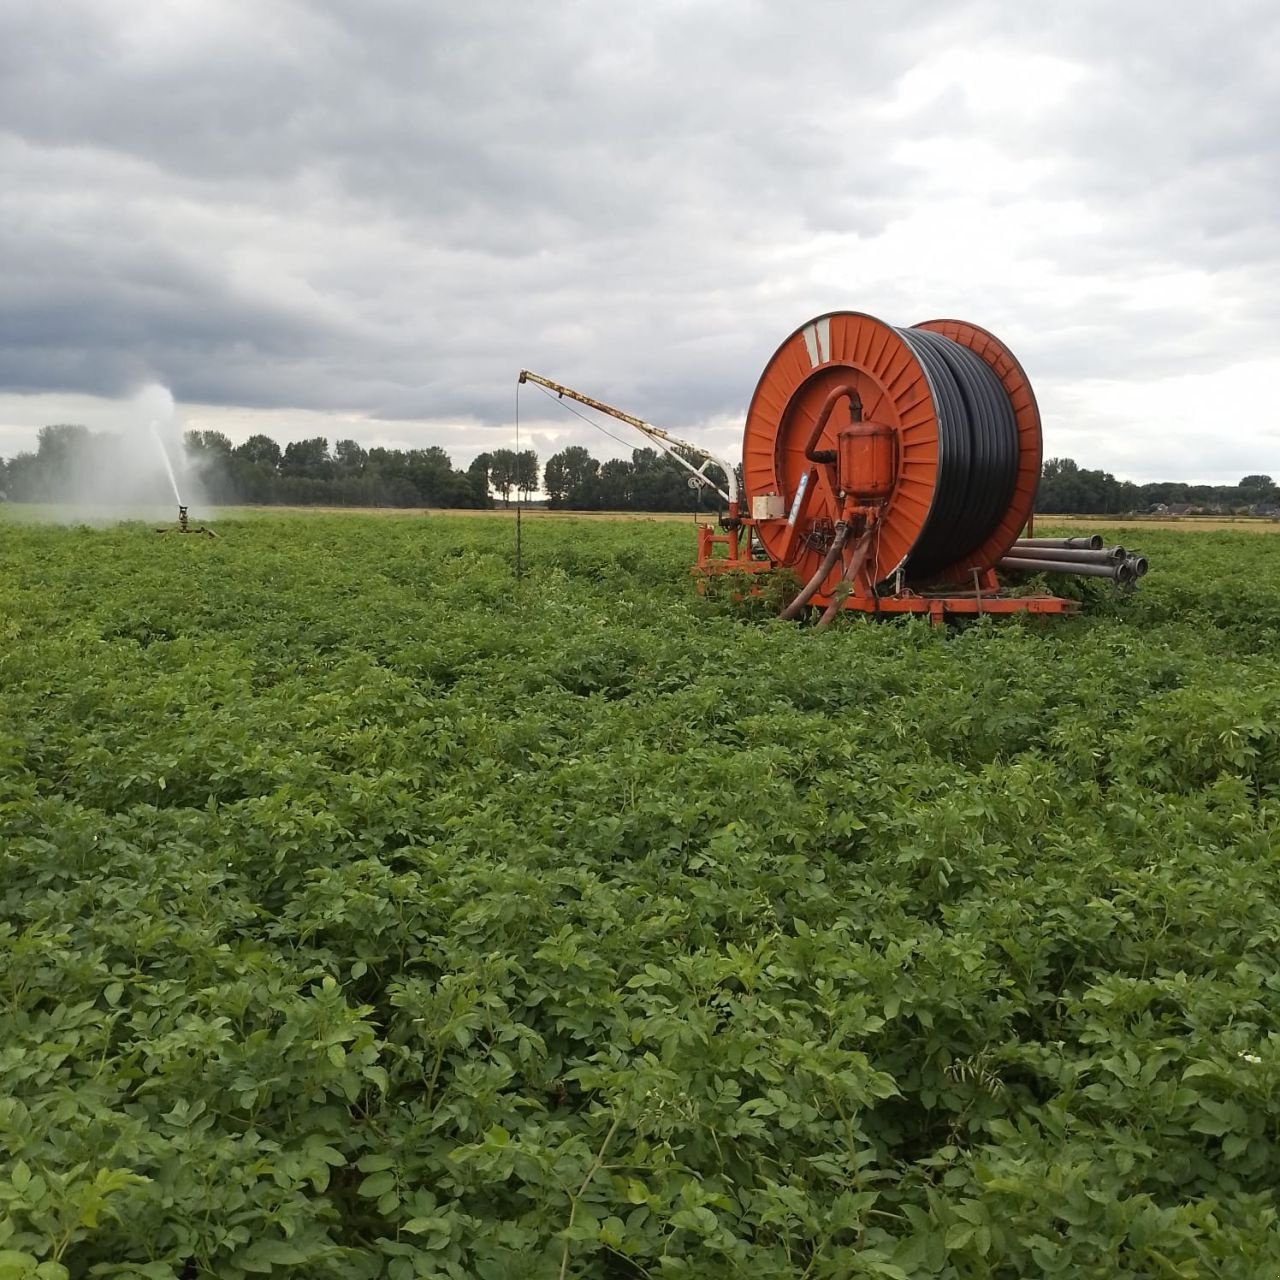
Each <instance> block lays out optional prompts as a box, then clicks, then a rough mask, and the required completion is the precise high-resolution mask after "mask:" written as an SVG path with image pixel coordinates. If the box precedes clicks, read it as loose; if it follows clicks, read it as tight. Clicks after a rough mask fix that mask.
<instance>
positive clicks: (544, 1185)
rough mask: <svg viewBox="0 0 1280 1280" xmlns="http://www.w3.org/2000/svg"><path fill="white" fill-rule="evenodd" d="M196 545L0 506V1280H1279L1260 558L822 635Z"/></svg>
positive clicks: (288, 542) (580, 570) (427, 573)
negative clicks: (13, 513) (1038, 611)
mask: <svg viewBox="0 0 1280 1280" xmlns="http://www.w3.org/2000/svg"><path fill="white" fill-rule="evenodd" d="M218 531H219V533H220V535H221V536H220V538H219V539H218V540H217V541H216V542H213V541H207V540H204V539H194V538H190V539H187V538H178V537H173V538H157V537H156V536H155V535H154V534H152V533H150V532H149V531H148V530H147V529H146V528H145V527H142V526H136V525H121V526H118V527H115V528H111V529H106V530H90V529H84V528H53V527H22V528H19V527H17V526H14V525H0V1280H19V1278H20V1277H29V1276H30V1277H41V1278H42V1280H59V1278H65V1277H75V1278H77V1280H79V1278H80V1277H88V1276H104V1277H129V1278H131V1280H143V1278H146V1280H188V1278H192V1277H226V1278H228V1280H241V1278H245V1277H254V1276H265V1275H280V1276H284V1275H296V1276H307V1277H333V1278H335V1280H336V1278H338V1277H343V1278H347V1277H353V1278H355V1280H361V1278H364V1277H367V1278H368V1280H373V1278H374V1277H381V1276H387V1277H390V1280H410V1278H414V1277H422V1278H423V1280H427V1278H433V1280H444V1278H449V1280H464V1278H469V1277H480V1278H482V1280H520V1278H524V1280H566V1278H567V1277H571V1276H572V1277H589V1278H591V1280H637V1278H640V1277H659V1276H661V1277H664V1278H678V1277H689V1278H690V1280H692V1278H694V1277H698V1278H699V1280H705V1278H707V1277H725V1278H726V1280H727V1278H728V1277H746V1276H750V1277H753V1280H754V1278H760V1280H764V1278H771V1277H777V1278H779V1280H781V1278H783V1277H806V1278H809V1280H819V1278H827V1280H836V1278H838V1277H855V1276H868V1277H883V1278H896V1280H924V1278H926V1277H929V1278H933V1277H937V1278H940V1280H977V1278H979V1277H998V1278H1000V1280H1004V1278H1008V1280H1015V1278H1018V1277H1025V1276H1032V1275H1035V1276H1060V1277H1097V1278H1098V1280H1102V1278H1103V1277H1107V1278H1110V1277H1115V1276H1134V1277H1237V1276H1238V1277H1257V1276H1262V1275H1271V1274H1275V1273H1276V1272H1277V1270H1278V1269H1280V1234H1278V1227H1277V1220H1276V1210H1277V1203H1276V1188H1277V1187H1278V1186H1280V1141H1278V1137H1280V1135H1278V1133H1277V1125H1278V1122H1280V1094H1278V1090H1280V1036H1278V1032H1280V965H1278V964H1277V961H1276V957H1277V955H1280V835H1278V823H1277V819H1278V816H1280V656H1277V655H1278V654H1280V647H1278V645H1277V642H1278V641H1280V539H1273V538H1270V537H1259V536H1254V537H1249V536H1245V535H1238V534H1232V533H1222V534H1211V535H1210V534H1204V535H1202V534H1196V535H1187V534H1182V533H1171V534H1163V535H1159V534H1151V533H1142V534H1139V535H1137V536H1138V537H1139V538H1140V541H1141V545H1142V548H1143V550H1144V551H1146V552H1148V553H1149V554H1150V555H1151V557H1152V561H1153V564H1154V566H1155V568H1154V569H1153V572H1152V574H1151V576H1150V577H1149V578H1147V579H1146V580H1145V581H1144V583H1143V586H1142V589H1141V591H1140V592H1139V593H1138V594H1136V595H1133V596H1128V597H1125V596H1117V595H1115V594H1114V593H1112V592H1110V591H1109V590H1108V591H1094V590H1092V589H1091V590H1089V591H1088V592H1086V594H1088V595H1089V596H1090V604H1089V612H1088V614H1087V615H1086V616H1083V617H1081V618H1079V619H1075V620H1071V621H1066V622H1064V621H1060V620H1055V621H1046V622H1043V623H1040V622H1035V621H1032V620H1023V621H1021V622H1019V621H1016V620H1015V621H1012V622H999V623H993V622H992V621H991V620H986V621H984V622H981V623H978V624H975V625H971V626H966V627H958V628H954V629H950V630H942V629H939V630H933V629H930V628H929V627H928V626H927V625H923V624H920V623H918V622H911V621H908V622H903V623H874V622H867V621H864V620H851V621H849V622H847V623H843V624H842V625H840V626H838V627H836V628H833V629H832V630H831V631H830V632H827V633H816V632H814V631H812V630H808V629H805V628H802V627H797V626H793V625H786V624H780V623H778V622H777V621H776V620H770V619H760V618H759V617H757V616H745V615H744V614H742V613H740V612H739V611H738V606H737V605H736V604H735V603H734V601H733V599H732V593H723V592H722V593H718V594H717V593H713V594H712V595H711V596H710V597H709V598H707V599H701V598H699V597H698V596H697V595H696V594H695V592H694V591H693V588H692V584H691V581H690V578H689V575H688V572H687V564H688V560H689V558H690V556H691V551H692V538H691V535H690V532H689V529H688V528H687V526H685V525H682V524H659V523H655V524H647V523H644V522H629V523H618V524H608V523H603V524H602V523H591V522H587V521H581V522H571V521H565V522H550V521H546V522H538V521H529V522H527V523H526V526H525V545H524V567H525V573H524V576H523V577H522V578H521V579H520V580H518V581H517V580H516V578H515V576H514V557H513V551H514V548H513V543H512V533H513V531H512V527H511V525H510V524H509V523H508V522H505V521H502V520H499V519H492V520H489V519H449V518H443V517H431V518H424V517H421V516H419V517H405V518H395V519H387V518H382V519H372V518H369V519H366V518H361V517H333V518H325V517H305V518H297V517H294V518H289V517H276V518H258V519H244V520H241V521H237V522H227V523H222V524H219V526H218ZM1120 536H1121V537H1122V538H1124V537H1132V536H1133V534H1132V531H1123V532H1122V533H1121V535H1120Z"/></svg>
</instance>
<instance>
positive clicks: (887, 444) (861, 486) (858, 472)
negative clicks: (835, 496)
mask: <svg viewBox="0 0 1280 1280" xmlns="http://www.w3.org/2000/svg"><path fill="white" fill-rule="evenodd" d="M897 454H898V449H897V434H896V433H895V432H894V429H893V428H892V427H891V426H890V425H889V424H888V423H887V422H855V423H854V424H853V426H851V427H846V428H845V429H844V430H843V431H841V432H840V434H839V435H838V436H837V437H836V477H837V478H836V485H837V487H838V489H839V490H840V493H841V494H842V495H844V496H846V497H850V498H852V499H853V500H854V502H856V503H859V504H863V505H870V504H875V503H880V502H884V501H885V500H886V499H887V498H888V497H889V495H890V494H891V493H892V492H893V484H894V480H895V479H896V478H897Z"/></svg>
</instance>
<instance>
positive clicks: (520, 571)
mask: <svg viewBox="0 0 1280 1280" xmlns="http://www.w3.org/2000/svg"><path fill="white" fill-rule="evenodd" d="M519 467H520V383H519V382H517V383H516V470H517V477H516V581H517V582H519V581H521V580H522V579H523V578H524V559H523V555H522V552H523V545H522V538H521V532H522V531H521V527H520V478H519V474H518V472H519Z"/></svg>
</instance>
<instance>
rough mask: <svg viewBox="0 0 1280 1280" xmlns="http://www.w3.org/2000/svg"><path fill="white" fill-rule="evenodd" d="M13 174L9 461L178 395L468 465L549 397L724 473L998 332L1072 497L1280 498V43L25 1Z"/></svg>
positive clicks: (3, 37)
mask: <svg viewBox="0 0 1280 1280" xmlns="http://www.w3.org/2000/svg"><path fill="white" fill-rule="evenodd" d="M0 173H3V175H4V181H3V183H0V456H11V455H12V454H13V453H15V452H17V451H18V450H19V449H23V448H30V447H33V445H34V441H35V430H36V428H37V427H38V426H39V425H41V424H43V423H46V422H57V421H77V422H84V423H87V424H88V425H90V426H111V425H113V424H115V423H116V422H118V421H119V419H120V417H121V415H122V414H125V413H127V412H128V409H127V408H126V407H125V406H126V405H127V404H128V397H129V396H130V395H131V394H132V393H134V392H136V390H137V388H138V386H139V385H140V384H143V383H146V382H151V381H156V382H160V383H161V384H163V385H165V386H167V387H169V388H170V389H171V390H172V392H173V395H174V396H175V398H176V399H177V401H178V402H179V406H180V412H181V414H182V416H183V418H184V419H185V422H186V425H188V426H197V427H214V428H218V429H221V430H225V431H226V432H227V433H228V434H229V435H230V436H231V437H232V438H233V439H235V440H240V439H243V438H244V437H245V436H246V435H248V434H250V433H251V432H253V431H258V430H265V431H267V432H269V433H270V434H273V435H275V436H276V437H277V439H280V440H282V441H283V440H287V439H293V438H297V437H300V436H304V435H317V434H324V435H328V436H329V437H330V438H331V439H332V438H337V437H341V436H351V437H354V438H356V439H358V440H361V441H362V442H364V443H366V444H370V443H385V444H396V445H401V446H415V445H426V444H441V445H443V446H444V447H445V448H447V449H448V450H449V451H450V452H451V453H452V454H453V456H454V458H455V461H457V462H459V463H465V462H466V461H467V460H468V459H469V458H470V457H471V456H472V455H474V454H475V453H477V452H479V451H480V450H481V449H488V448H494V447H500V446H502V445H504V444H509V443H510V442H511V439H512V419H513V413H514V407H515V377H516V373H517V371H518V370H519V369H520V368H521V367H522V366H527V367H529V368H532V369H535V370H537V371H539V372H541V373H544V374H547V375H548V376H550V377H553V378H555V379H557V380H559V381H563V382H568V383H570V384H572V385H575V386H578V387H580V388H581V389H583V390H584V391H587V392H589V393H590V394H592V395H595V396H597V397H599V398H602V399H605V400H609V401H610V402H612V403H614V404H618V405H620V406H622V407H625V408H626V409H628V410H630V411H631V412H633V413H637V414H640V415H642V416H644V417H647V418H648V419H649V420H651V421H653V422H656V423H659V424H661V425H663V426H666V427H668V428H670V429H673V430H677V431H679V432H681V433H683V434H686V435H690V436H692V437H694V438H697V439H700V440H702V441H704V442H705V443H707V444H708V445H712V446H714V447H717V448H719V449H721V450H724V451H728V452H736V449H737V446H738V440H739V436H740V424H741V420H742V416H743V414H744V412H745V407H746V404H747V401H748V400H749V398H750V395H751V391H752V389H753V387H754V385H755V380H756V378H757V377H758V375H759V372H760V370H761V369H762V368H763V366H764V364H765V362H766V360H767V359H768V357H769V355H770V354H771V353H772V351H773V349H774V348H775V347H776V346H777V345H778V343H779V342H780V341H781V340H782V339H783V338H785V337H786V336H787V334H788V333H790V332H791V330H793V329H794V328H796V327H797V326H798V325H799V324H801V323H803V322H804V321H805V320H807V319H808V318H810V317H811V316H814V315H817V314H819V313H820V312H823V311H827V310H831V309H839V308H848V309H852V310H860V311H869V312H872V313H874V314H877V315H880V316H882V317H883V318H885V319H886V320H889V321H890V322H892V323H895V324H910V323H914V322H916V321H918V320H923V319H927V318H931V317H934V316H958V317H961V318H963V319H967V320H972V321H974V322H976V323H978V324H981V325H983V326H985V327H987V328H989V329H992V330H994V331H995V332H996V333H998V334H999V335H1000V336H1001V337H1003V338H1004V339H1005V340H1006V341H1007V342H1008V343H1009V345H1010V346H1011V347H1012V348H1013V350H1014V351H1015V352H1016V353H1017V354H1018V356H1019V357H1020V359H1021V361H1022V363H1023V365H1024V366H1025V367H1026V369H1027V371H1028V373H1029V374H1030V376H1031V379H1032V382H1033V384H1034V385H1035V387H1036V391H1037V395H1038V397H1039V400H1040V404H1041V410H1042V413H1043V415H1044V419H1045V437H1046V439H1045V444H1046V452H1047V453H1048V454H1049V455H1060V456H1072V457H1075V458H1076V459H1077V460H1078V461H1079V462H1080V463H1081V464H1082V465H1085V466H1098V467H1105V468H1106V469H1108V470H1112V471H1114V472H1115V473H1116V474H1118V475H1121V476H1124V477H1126V478H1131V479H1135V480H1152V479H1160V478H1182V479H1201V480H1206V481H1234V480H1236V479H1238V478H1239V476H1241V475H1242V474H1245V473H1246V472H1250V471H1266V472H1271V473H1273V474H1275V473H1280V412H1278V411H1277V410H1276V407H1275V406H1276V395H1275V388H1276V387H1277V386H1280V347H1278V345H1277V329H1278V320H1280V218H1278V217H1277V213H1276V210H1277V205H1278V204H1280V5H1277V4H1276V3H1275V0H1218V2H1217V3H1215V4H1213V5H1204V4H1199V3H1197V4H1191V3H1187V2H1186V0H1156V2H1148V0H1107V2H1105V3H1100V2H1097V0H1076V2H1074V3H1070V4H1053V5H1049V4H1039V3H1032V2H1031V0H947V2H946V3H934V2H933V0H915V2H914V3H908V2H904V0H839V2H834V3H828V2H825V0H794V2H793V3H787V4H784V3H782V2H781V0H768V2H766V0H755V2H751V0H646V2H645V3H643V4H628V5H623V4H619V3H616V0H565V2H563V3H562V2H558V0H546V2H544V3H534V2H532V0H470V2H469V3H456V0H450V2H447V3H446V2H445V0H311V2H306V0H166V2H165V3H163V4H158V3H155V2H154V0H58V3H56V4H54V3H50V2H49V0H3V3H0ZM520 413H521V418H522V434H523V435H524V437H525V439H524V443H526V444H532V445H533V446H534V447H536V448H537V449H538V450H539V452H540V453H541V454H542V456H543V457H544V458H545V457H546V456H547V455H548V454H550V453H551V452H553V451H554V450H555V449H557V448H559V447H562V446H563V445H564V444H567V443H582V444H586V445H587V446H588V447H589V448H591V449H592V451H593V452H594V453H596V455H597V456H600V457H604V456H610V455H614V454H617V453H620V452H622V450H621V449H620V448H619V447H618V446H617V445H615V444H614V443H613V442H612V441H610V440H609V439H607V438H605V437H603V436H601V435H598V434H597V433H595V432H594V431H592V430H591V429H590V428H588V427H586V426H585V425H584V424H583V423H581V422H580V421H579V420H578V419H576V418H571V417H569V416H568V415H566V414H563V413H562V412H561V411H560V410H559V408H558V407H557V406H553V405H551V404H549V403H548V402H547V401H546V400H543V399H542V397H541V395H540V394H539V393H538V392H537V391H536V390H534V389H532V388H526V389H525V391H524V393H523V394H522V397H521V404H520ZM618 430H619V434H622V432H624V431H625V428H618ZM628 443H630V441H629V440H628Z"/></svg>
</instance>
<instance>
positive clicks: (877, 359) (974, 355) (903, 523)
mask: <svg viewBox="0 0 1280 1280" xmlns="http://www.w3.org/2000/svg"><path fill="white" fill-rule="evenodd" d="M833 394H836V395H839V394H844V395H845V398H846V400H847V404H848V409H847V410H841V411H840V412H837V413H832V414H831V415H830V421H829V422H827V423H826V424H825V425H823V426H821V428H820V430H819V421H820V419H821V417H822V410H823V406H824V405H825V404H826V403H827V401H828V399H829V397H831V396H832V395H833ZM859 421H861V422H866V423H873V424H882V425H884V426H887V427H888V428H890V429H891V430H892V433H893V459H894V461H893V468H892V477H891V481H890V484H889V486H888V488H887V491H886V493H884V494H881V495H878V496H877V497H876V500H875V501H876V509H877V516H876V519H875V522H874V523H875V534H874V537H873V538H872V541H871V545H870V548H869V550H868V554H867V565H866V569H867V574H866V576H867V577H868V578H869V579H870V580H871V581H872V582H874V583H878V584H885V589H886V590H887V589H890V585H889V584H891V583H893V584H903V585H905V586H906V587H908V588H911V589H916V588H922V587H930V588H931V587H935V586H949V585H965V586H971V585H972V581H973V575H974V573H975V571H977V572H985V571H987V570H990V569H993V568H994V567H995V566H996V564H997V563H998V561H999V560H1000V559H1001V557H1002V556H1003V555H1004V554H1005V553H1006V552H1007V551H1008V550H1009V549H1010V548H1011V547H1012V545H1013V543H1014V541H1015V539H1016V538H1017V536H1018V534H1019V532H1020V531H1021V530H1022V529H1023V528H1024V527H1025V525H1026V522H1027V518H1028V517H1029V516H1030V514H1031V510H1032V506H1033V504H1034V501H1035V492H1036V486H1037V484H1038V482H1039V478H1040V460H1041V443H1040V415H1039V411H1038V409H1037V408H1036V401H1035V395H1034V393H1033V392H1032V390H1031V384H1030V382H1029V381H1028V380H1027V377H1026V375H1025V373H1024V372H1023V371H1022V368H1021V366H1020V365H1019V364H1018V361H1017V360H1016V359H1015V358H1014V356H1013V354H1012V352H1010V351H1009V349H1008V348H1007V347H1006V346H1005V345H1004V344H1003V343H1002V342H1001V341H1000V340H999V339H998V338H996V337H995V336H993V335H992V334H990V333H988V332H987V331H986V330H985V329H980V328H978V327H977V326H976V325H972V324H969V323H967V322H964V321H960V320H930V321H927V322H925V323H923V324H918V325H915V326H913V327H910V328H899V327H896V326H893V325H890V324H887V323H885V322H884V321H883V320H878V319H877V318H876V317H874V316H869V315H865V314H863V313H862V312H856V311H837V312H831V313H830V314H828V315H825V316H820V317H818V318H817V319H816V320H812V321H810V322H809V323H808V324H806V325H803V326H801V328H799V329H797V330H796V331H795V332H794V333H793V334H792V335H791V336H790V337H789V338H788V339H787V340H786V341H785V342H784V343H783V344H782V346H780V347H779V348H778V350H777V351H776V352H775V353H774V356H773V358H772V359H771V360H770V361H769V363H768V364H767V365H766V367H765V370H764V373H763V374H762V375H761V377H760V381H759V383H758V385H757V387H756V391H755V394H754V396H753V397H752V401H751V407H750V409H749V410H748V413H747V424H746V431H745V434H744V438H743V480H744V490H745V497H746V503H745V504H744V505H745V506H746V507H747V509H748V510H751V511H753V512H754V511H755V510H757V509H759V510H760V511H762V512H770V513H773V514H770V515H767V516H763V517H760V518H759V519H758V520H757V533H758V536H759V539H760V542H761V544H762V545H763V547H764V549H765V551H766V553H767V554H768V556H769V558H770V559H772V560H774V562H775V563H779V564H785V565H787V566H788V567H790V568H791V569H793V570H794V571H795V573H796V574H797V576H798V577H799V578H800V579H801V580H802V581H808V580H810V579H811V578H812V576H813V575H814V574H815V573H817V572H818V570H819V569H821V567H822V564H823V561H824V559H825V558H826V556H827V553H828V551H829V548H830V546H831V540H832V531H833V529H834V526H835V525H836V523H837V522H838V521H839V519H840V515H839V513H840V511H841V509H842V503H844V502H846V501H847V500H849V499H850V498H851V495H852V496H853V497H854V498H856V495H857V492H858V486H859V476H858V475H857V474H856V473H850V472H846V471H844V470H843V468H842V466H840V465H835V464H830V465H826V460H827V459H834V458H836V457H837V455H838V453H839V445H840V438H841V435H842V433H845V432H847V431H848V429H849V427H850V424H851V422H859ZM815 430H819V435H820V437H821V439H820V440H811V435H812V433H813V432H814V431H815ZM815 464H816V465H815ZM824 465H825V469H824ZM779 513H781V514H779ZM838 571H839V566H835V568H834V569H833V570H832V572H833V573H838ZM830 589H831V584H827V585H826V586H824V588H823V589H822V590H819V591H818V592H817V593H816V594H815V599H816V600H818V601H819V602H824V596H825V595H827V594H829V590H830Z"/></svg>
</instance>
